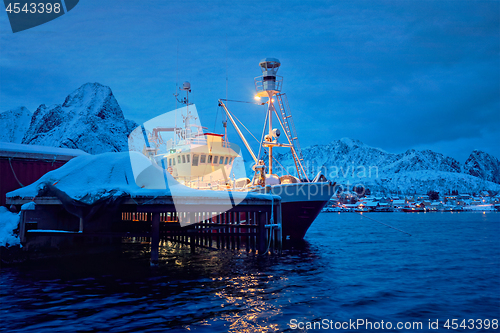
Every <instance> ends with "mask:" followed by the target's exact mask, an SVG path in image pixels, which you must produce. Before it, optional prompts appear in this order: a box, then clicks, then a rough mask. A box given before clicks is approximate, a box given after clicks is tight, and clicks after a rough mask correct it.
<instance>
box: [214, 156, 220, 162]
mask: <svg viewBox="0 0 500 333" xmlns="http://www.w3.org/2000/svg"><path fill="white" fill-rule="evenodd" d="M218 163H219V156H214V164H218Z"/></svg>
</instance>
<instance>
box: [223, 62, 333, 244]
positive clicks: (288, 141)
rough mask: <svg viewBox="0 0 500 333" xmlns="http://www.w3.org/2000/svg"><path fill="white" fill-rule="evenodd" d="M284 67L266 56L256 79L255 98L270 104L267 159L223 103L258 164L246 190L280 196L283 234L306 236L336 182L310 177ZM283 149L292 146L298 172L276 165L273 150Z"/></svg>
mask: <svg viewBox="0 0 500 333" xmlns="http://www.w3.org/2000/svg"><path fill="white" fill-rule="evenodd" d="M280 66H281V62H280V61H279V60H278V59H276V58H265V59H263V60H261V61H260V62H259V67H260V69H261V71H262V75H261V76H258V77H256V78H255V79H254V83H255V89H256V96H255V98H256V99H257V100H259V101H262V100H263V99H264V101H263V103H262V105H267V112H266V119H265V120H264V132H263V133H262V139H261V142H260V147H261V148H262V150H261V149H259V151H264V150H266V151H267V157H268V158H267V161H265V160H264V159H261V156H257V155H256V154H255V153H254V152H253V151H252V149H251V147H250V145H249V144H248V141H247V140H246V138H245V136H244V135H243V133H242V131H241V130H240V129H239V126H238V124H237V123H236V122H235V120H234V117H233V116H232V114H231V112H230V111H229V109H228V108H227V106H226V104H225V103H224V101H223V100H221V99H219V105H220V106H222V108H223V110H224V111H225V112H226V115H227V117H228V119H229V120H230V121H231V123H232V125H233V126H234V127H235V129H236V131H237V132H238V135H239V136H240V138H241V140H242V141H243V143H244V144H245V147H246V148H247V149H248V151H249V153H250V155H251V156H252V158H253V160H254V163H255V164H254V165H253V167H252V170H253V171H254V176H253V179H252V180H251V181H250V182H249V183H248V184H247V185H246V186H245V189H247V190H249V191H255V192H262V193H264V192H270V193H273V194H276V195H279V196H280V197H281V204H282V228H283V229H282V233H283V237H284V238H285V239H302V238H304V236H305V234H306V232H307V230H308V229H309V227H310V226H311V224H312V223H313V221H314V220H315V219H316V217H317V216H318V214H319V213H320V212H321V209H322V208H323V207H324V206H325V205H326V204H327V203H328V201H329V200H330V198H331V197H332V195H333V194H334V189H335V183H333V182H331V181H327V179H326V177H325V176H324V175H322V174H321V172H320V173H318V174H317V175H316V177H314V179H309V177H308V175H307V172H306V170H305V168H304V166H303V163H302V162H303V161H304V158H303V156H302V152H301V149H300V144H299V141H298V136H297V132H296V129H295V125H294V123H293V118H292V115H291V113H290V107H289V105H288V100H287V98H286V94H284V93H282V92H281V87H282V82H283V77H281V76H278V75H277V72H278V69H279V67H280ZM274 118H275V119H277V121H278V124H279V127H280V128H281V130H280V129H279V128H274V127H273V119H274ZM266 127H267V130H266ZM266 132H267V133H266ZM281 132H283V135H281ZM283 137H284V138H283ZM281 148H285V149H290V151H291V154H292V157H293V161H294V164H295V174H282V175H279V174H277V172H276V170H275V169H274V168H273V162H274V156H273V150H274V149H281Z"/></svg>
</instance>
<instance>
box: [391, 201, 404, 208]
mask: <svg viewBox="0 0 500 333" xmlns="http://www.w3.org/2000/svg"><path fill="white" fill-rule="evenodd" d="M406 204H407V201H406V200H394V201H393V202H392V206H393V207H394V208H403V207H404V206H406Z"/></svg>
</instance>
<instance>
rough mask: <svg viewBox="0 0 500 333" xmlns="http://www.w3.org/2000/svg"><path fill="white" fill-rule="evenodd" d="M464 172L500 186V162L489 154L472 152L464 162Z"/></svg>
mask: <svg viewBox="0 0 500 333" xmlns="http://www.w3.org/2000/svg"><path fill="white" fill-rule="evenodd" d="M464 172H465V173H466V174H469V175H472V176H474V177H478V178H481V179H484V180H488V181H490V182H494V183H497V184H500V161H499V160H498V159H497V158H496V157H494V156H491V155H490V154H487V153H485V152H483V151H480V150H477V149H476V150H474V151H473V152H472V153H471V154H470V156H469V158H468V159H467V161H466V162H465V166H464Z"/></svg>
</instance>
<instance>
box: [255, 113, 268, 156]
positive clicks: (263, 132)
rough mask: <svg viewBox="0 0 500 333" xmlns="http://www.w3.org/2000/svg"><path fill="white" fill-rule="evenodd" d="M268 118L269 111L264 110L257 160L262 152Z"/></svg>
mask: <svg viewBox="0 0 500 333" xmlns="http://www.w3.org/2000/svg"><path fill="white" fill-rule="evenodd" d="M268 118H269V112H266V120H265V121H264V128H262V137H261V138H260V142H259V154H258V155H257V160H260V153H261V152H262V144H261V142H263V141H264V135H265V134H266V126H267V119H268Z"/></svg>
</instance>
